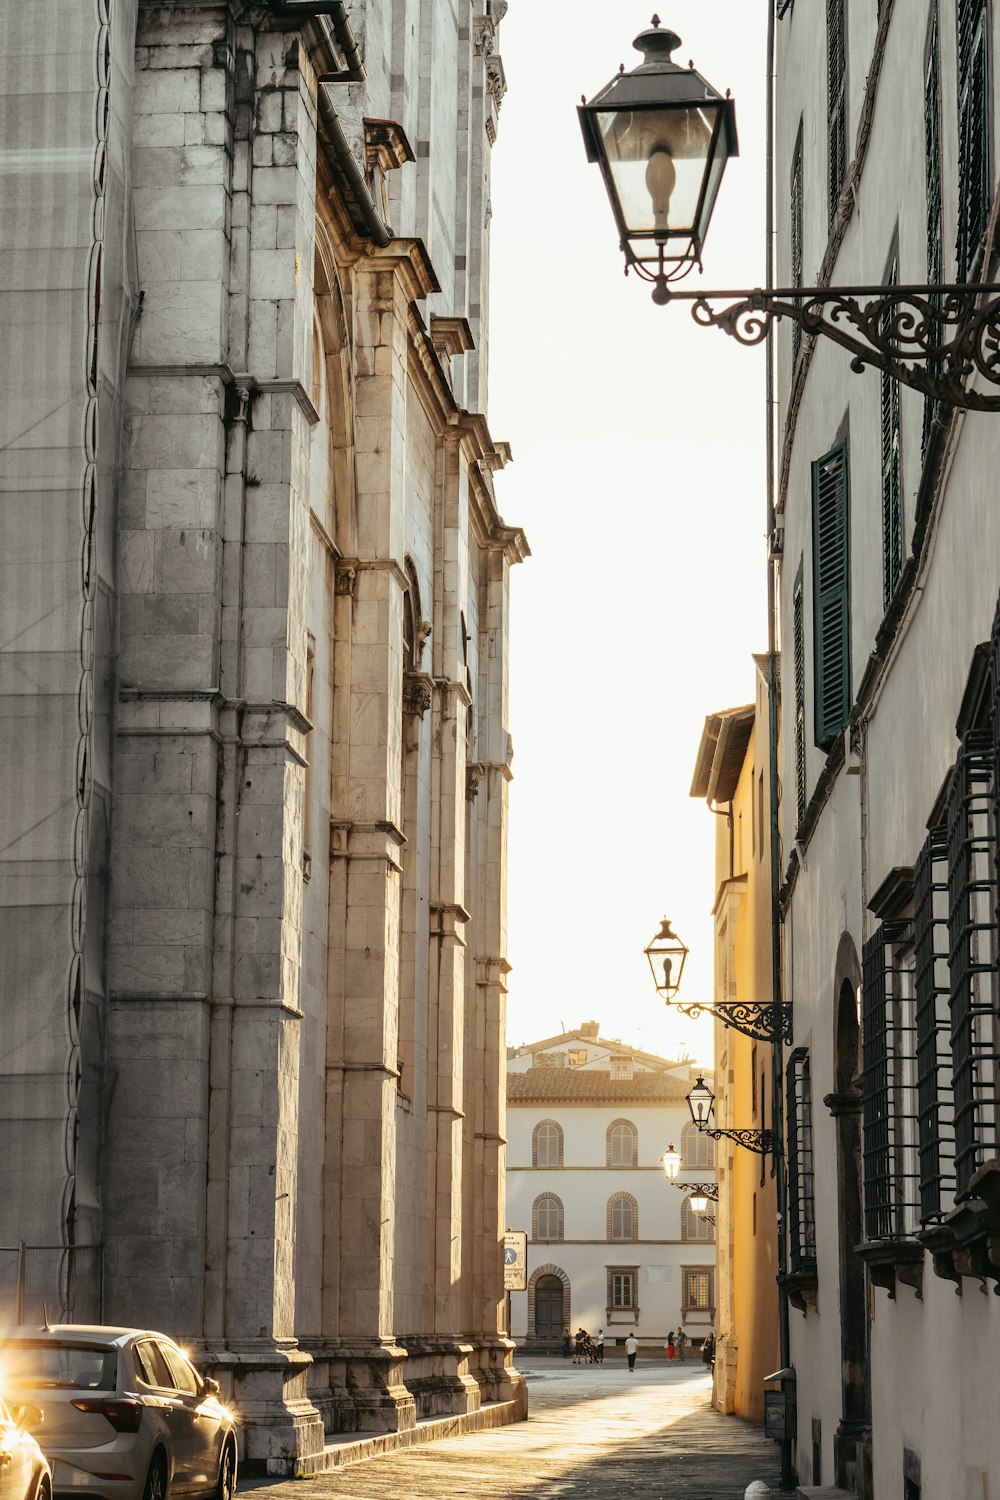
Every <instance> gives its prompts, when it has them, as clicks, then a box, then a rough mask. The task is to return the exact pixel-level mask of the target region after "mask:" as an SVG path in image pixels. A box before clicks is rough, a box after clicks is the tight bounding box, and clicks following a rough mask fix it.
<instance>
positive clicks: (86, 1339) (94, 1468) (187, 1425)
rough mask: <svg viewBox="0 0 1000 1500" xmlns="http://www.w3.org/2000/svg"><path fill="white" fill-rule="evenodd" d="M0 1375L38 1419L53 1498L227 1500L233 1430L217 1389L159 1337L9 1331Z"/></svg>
mask: <svg viewBox="0 0 1000 1500" xmlns="http://www.w3.org/2000/svg"><path fill="white" fill-rule="evenodd" d="M0 1370H2V1372H3V1375H2V1378H3V1382H4V1389H5V1392H6V1395H7V1399H8V1401H9V1402H11V1403H17V1402H23V1403H31V1404H33V1405H35V1406H37V1407H40V1408H41V1410H42V1413H43V1420H42V1422H41V1425H40V1426H39V1428H38V1441H39V1443H40V1444H41V1447H42V1450H43V1451H44V1453H45V1456H46V1458H47V1459H48V1461H49V1463H50V1464H51V1466H52V1489H53V1492H54V1494H55V1495H60V1494H63V1495H70V1494H72V1495H74V1496H76V1497H79V1500H83V1497H84V1496H85V1495H86V1496H88V1497H90V1500H166V1497H167V1495H168V1493H169V1495H170V1496H171V1497H173V1496H178V1497H179V1496H181V1495H191V1496H193V1495H198V1496H212V1497H214V1500H232V1497H233V1495H234V1494H235V1491H236V1466H237V1446H236V1423H235V1421H234V1419H233V1416H232V1414H231V1413H230V1412H229V1411H227V1409H226V1407H225V1406H223V1404H222V1402H221V1401H220V1400H219V1387H218V1385H217V1384H216V1382H215V1381H214V1380H206V1379H205V1378H204V1376H202V1375H200V1374H199V1373H198V1371H197V1370H196V1369H195V1368H194V1366H193V1365H192V1364H191V1362H190V1360H189V1359H188V1358H187V1357H186V1355H185V1354H184V1352H183V1350H181V1349H179V1348H178V1346H177V1345H176V1344H175V1343H174V1342H173V1340H172V1339H169V1338H167V1337H166V1335H165V1334H162V1333H152V1332H148V1331H146V1330H142V1329H136V1328H90V1327H82V1326H77V1325H75V1324H65V1325H62V1326H60V1327H57V1328H48V1327H46V1328H40V1329H35V1328H11V1329H8V1330H7V1331H6V1332H4V1333H2V1334H0ZM0 1500H6V1496H5V1494H3V1493H0Z"/></svg>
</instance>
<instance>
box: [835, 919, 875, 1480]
mask: <svg viewBox="0 0 1000 1500" xmlns="http://www.w3.org/2000/svg"><path fill="white" fill-rule="evenodd" d="M837 960H838V961H837V1011H836V1035H835V1038H834V1046H835V1053H834V1056H835V1084H836V1088H835V1092H834V1093H833V1094H830V1095H829V1096H828V1097H827V1100H826V1103H827V1105H828V1107H829V1109H830V1111H831V1113H832V1114H833V1116H834V1118H835V1120H836V1124H837V1207H838V1215H837V1218H838V1239H839V1243H838V1257H837V1258H838V1262H839V1273H840V1362H841V1389H842V1392H843V1405H842V1409H841V1419H840V1424H839V1426H838V1428H837V1432H836V1435H835V1437H834V1465H835V1469H836V1480H837V1484H838V1485H840V1486H842V1487H843V1488H844V1489H849V1490H851V1491H852V1492H853V1493H855V1494H860V1495H868V1494H870V1488H869V1487H868V1482H869V1481H868V1477H869V1475H870V1472H871V1397H870V1391H869V1385H868V1284H867V1275H866V1272H865V1264H864V1261H863V1260H862V1259H861V1256H860V1255H858V1254H857V1246H858V1245H860V1244H861V1243H862V1241H863V1240H864V1223H863V1219H862V1186H861V1182H862V1179H861V1161H862V1158H861V1088H860V1077H861V1026H860V1020H859V1015H858V993H859V989H860V985H861V965H860V963H859V962H858V955H857V949H856V948H855V945H854V942H853V941H852V939H851V938H850V937H849V936H848V935H847V934H846V933H845V934H844V936H843V938H842V939H841V942H840V951H839V952H838V955H837Z"/></svg>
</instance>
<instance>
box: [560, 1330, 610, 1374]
mask: <svg viewBox="0 0 1000 1500" xmlns="http://www.w3.org/2000/svg"><path fill="white" fill-rule="evenodd" d="M562 1354H563V1359H569V1357H570V1355H572V1356H573V1363H574V1364H575V1365H603V1363H604V1329H603V1328H599V1329H598V1330H597V1337H596V1339H594V1338H591V1336H590V1334H589V1333H588V1332H587V1330H586V1329H585V1328H578V1329H577V1331H576V1338H575V1339H574V1338H573V1337H572V1335H571V1334H570V1331H569V1329H568V1328H567V1329H566V1331H565V1332H564V1334H563V1338H562Z"/></svg>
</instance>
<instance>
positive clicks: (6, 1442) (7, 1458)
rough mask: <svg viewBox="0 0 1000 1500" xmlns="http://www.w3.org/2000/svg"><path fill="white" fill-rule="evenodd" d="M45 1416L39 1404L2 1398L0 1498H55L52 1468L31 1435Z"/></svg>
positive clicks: (0, 1415) (0, 1421)
mask: <svg viewBox="0 0 1000 1500" xmlns="http://www.w3.org/2000/svg"><path fill="white" fill-rule="evenodd" d="M41 1420H42V1414H41V1412H40V1411H39V1410H38V1408H37V1407H34V1406H27V1405H25V1406H15V1407H14V1409H13V1411H12V1410H11V1408H10V1407H8V1406H7V1404H6V1402H4V1401H0V1500H52V1472H51V1470H50V1469H49V1466H48V1464H47V1463H46V1461H45V1455H44V1454H43V1453H42V1450H41V1448H39V1446H38V1443H37V1441H36V1439H35V1438H34V1437H32V1435H31V1429H32V1428H33V1427H36V1426H39V1425H40V1424H41Z"/></svg>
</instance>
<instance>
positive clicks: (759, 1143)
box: [687, 1073, 774, 1156]
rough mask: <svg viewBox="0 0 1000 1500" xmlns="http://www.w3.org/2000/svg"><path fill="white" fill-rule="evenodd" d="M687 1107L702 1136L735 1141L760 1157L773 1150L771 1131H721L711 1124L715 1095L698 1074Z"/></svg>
mask: <svg viewBox="0 0 1000 1500" xmlns="http://www.w3.org/2000/svg"><path fill="white" fill-rule="evenodd" d="M687 1106H688V1109H689V1110H690V1111H691V1119H692V1120H693V1121H694V1123H695V1125H696V1126H697V1128H698V1129H699V1130H700V1131H701V1132H702V1133H703V1134H704V1135H710V1136H711V1137H712V1140H713V1141H721V1140H728V1141H735V1142H736V1144H737V1145H738V1146H745V1147H746V1149H747V1150H748V1151H756V1152H758V1153H759V1155H761V1156H767V1155H768V1153H769V1152H771V1151H773V1150H774V1132H773V1131H771V1130H723V1129H720V1128H719V1127H717V1126H713V1125H712V1124H711V1119H712V1114H713V1111H714V1109H715V1095H714V1094H713V1093H712V1090H711V1089H710V1088H709V1086H708V1084H707V1083H706V1082H705V1079H704V1077H703V1076H702V1074H700V1073H699V1074H698V1077H697V1079H696V1080H695V1084H694V1087H693V1088H692V1090H691V1092H690V1093H689V1094H688V1096H687Z"/></svg>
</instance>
